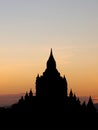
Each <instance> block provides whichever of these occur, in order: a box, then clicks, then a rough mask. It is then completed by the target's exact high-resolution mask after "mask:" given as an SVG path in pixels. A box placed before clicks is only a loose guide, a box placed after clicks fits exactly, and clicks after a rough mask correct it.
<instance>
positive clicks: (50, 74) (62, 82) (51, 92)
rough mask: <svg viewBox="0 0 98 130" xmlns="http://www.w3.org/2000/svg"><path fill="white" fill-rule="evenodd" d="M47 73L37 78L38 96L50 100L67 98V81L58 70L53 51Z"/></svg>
mask: <svg viewBox="0 0 98 130" xmlns="http://www.w3.org/2000/svg"><path fill="white" fill-rule="evenodd" d="M46 67H47V68H46V70H45V72H43V75H41V76H39V75H38V76H37V78H36V96H39V97H44V98H46V97H48V98H53V97H54V98H57V97H59V98H62V97H63V98H64V97H67V81H66V78H65V76H64V77H61V76H60V73H59V72H58V70H57V68H56V61H55V59H54V57H53V53H52V49H51V52H50V56H49V59H48V61H47V66H46Z"/></svg>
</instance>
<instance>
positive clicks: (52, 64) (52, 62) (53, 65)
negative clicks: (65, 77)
mask: <svg viewBox="0 0 98 130" xmlns="http://www.w3.org/2000/svg"><path fill="white" fill-rule="evenodd" d="M47 68H48V69H50V68H51V69H56V62H55V59H54V57H53V52H52V48H51V51H50V56H49V59H48V61H47Z"/></svg>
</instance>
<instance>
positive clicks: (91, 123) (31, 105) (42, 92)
mask: <svg viewBox="0 0 98 130" xmlns="http://www.w3.org/2000/svg"><path fill="white" fill-rule="evenodd" d="M67 89H68V86H67V81H66V78H65V76H64V77H62V76H60V73H59V72H58V70H57V68H56V61H55V59H54V57H53V53H52V49H51V52H50V56H49V59H48V61H47V64H46V70H45V71H44V72H43V74H42V75H41V76H39V75H38V76H37V78H36V95H35V96H34V95H33V92H32V90H31V89H30V92H29V93H28V92H26V93H25V95H24V97H23V96H22V97H21V98H20V99H19V101H18V102H17V103H15V104H12V106H11V107H9V108H0V122H1V124H0V126H1V128H2V127H3V128H6V127H7V128H23V129H24V128H27V129H28V128H33V127H34V128H78V129H80V128H96V127H97V122H98V113H96V109H95V107H94V104H93V101H92V98H91V97H90V98H89V101H88V103H87V104H85V102H84V103H83V104H81V103H80V100H79V98H77V97H76V95H75V94H73V92H72V90H71V91H70V93H69V95H68V93H67ZM31 117H32V119H31ZM97 128H98V127H97ZM30 130H31V129H30Z"/></svg>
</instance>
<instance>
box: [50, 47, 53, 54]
mask: <svg viewBox="0 0 98 130" xmlns="http://www.w3.org/2000/svg"><path fill="white" fill-rule="evenodd" d="M50 56H53V53H52V48H51V51H50Z"/></svg>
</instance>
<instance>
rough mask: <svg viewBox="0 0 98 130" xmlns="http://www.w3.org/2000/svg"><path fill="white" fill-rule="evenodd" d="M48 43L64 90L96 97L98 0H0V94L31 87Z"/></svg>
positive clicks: (41, 66) (43, 62)
mask: <svg viewBox="0 0 98 130" xmlns="http://www.w3.org/2000/svg"><path fill="white" fill-rule="evenodd" d="M51 48H53V54H54V57H55V59H56V62H57V68H58V70H59V72H61V75H62V76H63V75H64V74H65V76H66V78H67V81H68V90H70V89H72V90H73V91H74V92H75V93H76V95H77V96H90V95H91V96H93V97H98V0H0V95H3V94H17V93H24V92H26V91H29V89H30V88H32V89H33V91H34V89H35V80H36V76H37V74H38V73H39V74H40V75H41V74H42V72H43V71H44V70H45V68H46V61H47V60H48V57H49V54H50V49H51Z"/></svg>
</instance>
